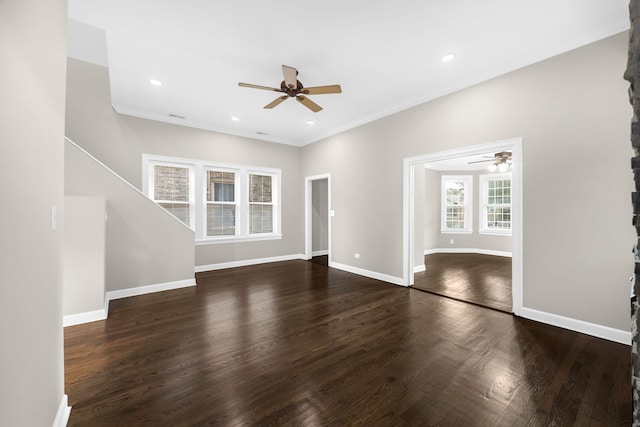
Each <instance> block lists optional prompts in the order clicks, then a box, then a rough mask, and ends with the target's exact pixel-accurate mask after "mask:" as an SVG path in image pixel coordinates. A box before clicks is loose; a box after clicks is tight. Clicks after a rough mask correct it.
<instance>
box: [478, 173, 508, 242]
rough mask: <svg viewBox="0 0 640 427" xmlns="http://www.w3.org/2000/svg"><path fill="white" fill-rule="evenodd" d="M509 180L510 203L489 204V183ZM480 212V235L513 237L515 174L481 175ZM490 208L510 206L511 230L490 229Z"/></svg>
mask: <svg viewBox="0 0 640 427" xmlns="http://www.w3.org/2000/svg"><path fill="white" fill-rule="evenodd" d="M507 178H508V179H509V181H511V187H510V188H511V194H510V203H494V204H491V205H490V204H489V203H488V198H489V181H499V180H502V181H504V180H505V179H507ZM479 204H480V206H479V211H480V218H479V221H478V222H479V224H478V232H479V233H480V234H485V235H495V236H511V235H512V233H513V174H512V173H511V172H500V173H490V174H482V175H480V200H479ZM489 206H498V207H506V206H508V207H509V208H510V211H511V219H510V221H509V225H510V228H508V229H506V228H489V226H488V221H487V219H488V214H489V212H488V207H489Z"/></svg>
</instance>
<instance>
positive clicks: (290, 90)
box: [238, 65, 342, 113]
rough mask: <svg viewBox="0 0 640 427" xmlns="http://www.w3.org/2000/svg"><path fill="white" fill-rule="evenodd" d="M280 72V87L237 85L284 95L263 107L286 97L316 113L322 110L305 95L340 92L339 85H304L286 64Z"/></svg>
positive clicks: (294, 70)
mask: <svg viewBox="0 0 640 427" xmlns="http://www.w3.org/2000/svg"><path fill="white" fill-rule="evenodd" d="M282 74H283V76H284V80H283V81H282V83H280V88H275V87H268V86H260V85H253V84H250V83H238V86H241V87H249V88H253V89H262V90H270V91H273V92H281V93H284V94H285V95H283V96H280V97H278V98H276V99H275V100H274V101H272V102H270V103H269V104H267V105H265V106H264V108H268V109H270V108H273V107H275V106H277V105H280V103H282V102H283V101H285V100H286V99H287V98H295V99H296V100H297V101H298V102H299V103H301V104H302V105H304V106H305V107H307V108H308V109H310V110H311V111H313V112H314V113H317V112H318V111H320V110H322V107H321V106H319V105H318V104H316V103H315V102H313V101H312V100H310V99H309V98H307V97H306V96H305V95H322V94H326V93H342V88H340V85H329V86H315V87H304V86H303V85H302V83H300V80H298V70H296V69H295V68H293V67H288V66H286V65H283V66H282Z"/></svg>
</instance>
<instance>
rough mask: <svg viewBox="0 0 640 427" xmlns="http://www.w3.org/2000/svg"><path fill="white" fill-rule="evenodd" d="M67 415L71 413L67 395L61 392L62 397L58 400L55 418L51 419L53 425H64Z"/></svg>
mask: <svg viewBox="0 0 640 427" xmlns="http://www.w3.org/2000/svg"><path fill="white" fill-rule="evenodd" d="M69 415H71V406H69V397H68V396H67V395H66V394H63V395H62V399H61V400H60V405H59V406H58V412H57V413H56V418H55V419H54V420H53V427H66V426H67V423H68V422H69Z"/></svg>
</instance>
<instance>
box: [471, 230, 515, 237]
mask: <svg viewBox="0 0 640 427" xmlns="http://www.w3.org/2000/svg"><path fill="white" fill-rule="evenodd" d="M478 233H479V234H483V235H485V236H504V237H511V234H512V233H511V230H505V231H498V230H480V231H478Z"/></svg>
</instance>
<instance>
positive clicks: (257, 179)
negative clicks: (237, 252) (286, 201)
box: [249, 174, 273, 234]
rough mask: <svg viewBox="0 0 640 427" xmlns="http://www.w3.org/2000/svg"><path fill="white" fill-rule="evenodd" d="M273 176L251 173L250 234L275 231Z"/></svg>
mask: <svg viewBox="0 0 640 427" xmlns="http://www.w3.org/2000/svg"><path fill="white" fill-rule="evenodd" d="M271 182H272V177H271V176H270V175H258V174H249V234H260V233H272V232H273V199H272V197H271V193H272V191H271V186H272V184H271Z"/></svg>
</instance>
